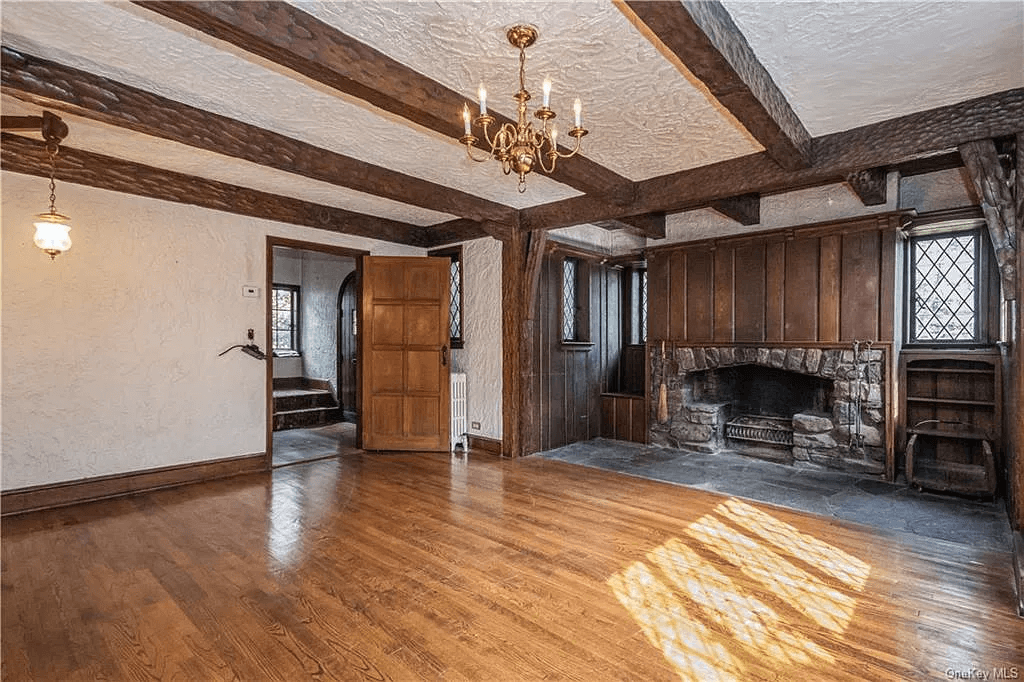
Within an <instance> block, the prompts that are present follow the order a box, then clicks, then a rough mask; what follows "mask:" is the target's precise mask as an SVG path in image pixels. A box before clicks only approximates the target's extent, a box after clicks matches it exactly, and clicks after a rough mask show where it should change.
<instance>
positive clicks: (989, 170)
mask: <svg viewBox="0 0 1024 682" xmlns="http://www.w3.org/2000/svg"><path fill="white" fill-rule="evenodd" d="M959 150H960V156H962V157H963V159H964V166H966V168H967V172H968V173H969V174H970V176H971V181H972V182H973V183H974V189H975V190H977V192H978V196H979V197H980V198H981V210H982V211H983V212H984V214H985V222H986V223H988V234H989V237H990V238H991V240H992V248H993V249H994V250H995V252H996V262H997V263H998V264H999V275H1000V277H1001V278H1002V281H1003V296H1004V297H1005V298H1006V299H1007V300H1013V299H1014V298H1017V226H1016V223H1017V217H1016V207H1015V205H1014V200H1013V190H1012V188H1011V187H1010V181H1009V178H1007V177H1006V173H1005V171H1003V166H1002V164H1000V163H999V155H998V154H997V153H996V145H995V142H993V141H992V140H976V141H974V142H967V143H965V144H962V145H960V147H959Z"/></svg>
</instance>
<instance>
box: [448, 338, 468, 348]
mask: <svg viewBox="0 0 1024 682" xmlns="http://www.w3.org/2000/svg"><path fill="white" fill-rule="evenodd" d="M465 345H466V342H465V341H463V340H462V339H452V340H451V341H449V342H448V347H449V348H451V349H452V350H462V349H463V348H464V347H465Z"/></svg>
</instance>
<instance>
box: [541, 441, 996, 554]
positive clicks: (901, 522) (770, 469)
mask: <svg viewBox="0 0 1024 682" xmlns="http://www.w3.org/2000/svg"><path fill="white" fill-rule="evenodd" d="M532 457H542V458H546V459H553V460H559V461H563V462H569V463H572V464H580V465H583V466H589V467H596V468H598V469H605V470H609V471H617V472H620V473H623V474H628V475H631V476H638V477H641V478H648V479H653V480H658V481H665V482H668V483H676V484H679V485H684V486H688V487H693V488H700V489H701V490H710V491H712V492H717V493H722V494H724V495H734V496H736V497H744V498H747V499H750V500H755V501H758V502H766V503H769V504H776V505H779V506H782V507H788V508H790V509H797V510H800V511H805V512H810V513H812V514H819V515H821V516H826V517H828V516H831V517H833V518H837V519H842V520H844V521H853V522H856V523H862V524H864V525H867V526H871V527H874V528H880V529H884V530H891V531H897V532H901V533H911V534H914V535H921V536H924V537H929V538H935V539H939V540H946V541H949V542H955V543H959V544H964V545H970V546H972V547H985V548H989V549H993V550H998V551H1008V550H1009V549H1010V545H1011V541H1012V536H1011V532H1010V525H1009V521H1008V518H1007V515H1006V510H1005V508H1004V506H1003V502H1002V500H995V501H984V500H974V499H966V498H961V497H955V496H945V495H936V494H931V493H926V492H919V491H917V490H915V489H913V488H910V487H908V486H907V485H906V484H901V483H888V482H886V481H884V480H881V479H878V478H871V477H866V476H863V475H855V474H849V473H845V472H841V471H832V470H829V469H823V468H819V467H815V466H813V465H801V464H797V465H787V464H776V463H774V462H766V461H762V460H759V459H754V458H752V457H746V456H743V455H739V454H736V453H732V452H718V453H714V454H707V453H700V452H689V451H685V450H674V449H669V448H662V447H656V446H650V445H641V444H638V443H626V442H623V441H614V440H606V439H603V438H598V439H596V440H591V441H586V442H582V443H572V444H570V445H566V446H564V447H561V448H557V449H555V450H548V451H546V452H540V453H537V454H535V455H532Z"/></svg>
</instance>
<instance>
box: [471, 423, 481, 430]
mask: <svg viewBox="0 0 1024 682" xmlns="http://www.w3.org/2000/svg"><path fill="white" fill-rule="evenodd" d="M469 428H471V429H477V430H478V431H479V430H480V422H470V423H469Z"/></svg>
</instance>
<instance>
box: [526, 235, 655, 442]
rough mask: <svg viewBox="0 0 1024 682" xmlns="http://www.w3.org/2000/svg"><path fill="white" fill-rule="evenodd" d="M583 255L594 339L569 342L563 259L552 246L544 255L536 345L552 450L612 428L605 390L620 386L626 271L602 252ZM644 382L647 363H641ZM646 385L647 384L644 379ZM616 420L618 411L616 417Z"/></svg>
mask: <svg viewBox="0 0 1024 682" xmlns="http://www.w3.org/2000/svg"><path fill="white" fill-rule="evenodd" d="M573 255H574V256H577V257H581V258H582V259H583V261H585V262H584V263H583V265H582V266H581V268H580V275H581V276H582V277H584V278H585V284H584V286H586V287H587V289H588V291H589V312H590V314H589V315H588V316H586V317H587V320H588V321H587V324H588V325H589V326H588V329H589V332H590V336H589V338H590V342H589V343H564V342H563V341H562V334H561V313H560V310H561V305H562V258H563V256H564V253H563V252H562V251H561V249H560V247H557V246H555V247H553V249H552V250H549V251H548V252H547V253H546V254H545V256H544V259H543V264H542V266H541V270H540V281H539V284H538V300H537V313H536V317H537V322H538V324H537V325H536V328H535V330H534V345H535V348H536V349H537V354H538V357H537V361H536V367H537V372H536V376H535V380H536V386H537V392H538V394H539V396H540V399H539V409H538V411H537V422H536V423H537V428H538V431H539V434H540V441H539V447H540V448H541V449H545V450H547V449H550V448H556V447H560V446H562V445H566V444H568V443H574V442H577V441H581V440H588V439H590V438H594V437H596V436H597V435H599V434H600V433H602V432H603V431H602V428H603V427H602V424H604V425H605V427H604V428H606V427H607V423H608V415H607V414H605V413H603V412H602V403H601V394H602V392H604V391H609V390H618V384H619V379H618V375H619V359H620V356H621V352H622V324H621V317H622V315H621V297H622V274H621V271H619V270H618V269H616V268H613V267H610V266H608V265H605V264H602V263H601V262H600V259H599V258H597V257H593V258H589V257H584V256H583V255H582V254H579V253H574V254H573ZM640 372H641V374H640V376H641V382H642V377H643V365H641V366H640ZM641 385H642V384H641ZM611 418H612V419H613V421H614V416H612V417H611Z"/></svg>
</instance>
